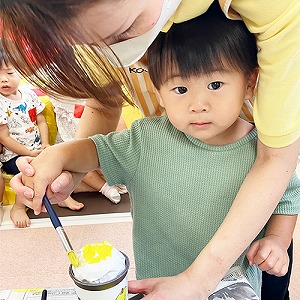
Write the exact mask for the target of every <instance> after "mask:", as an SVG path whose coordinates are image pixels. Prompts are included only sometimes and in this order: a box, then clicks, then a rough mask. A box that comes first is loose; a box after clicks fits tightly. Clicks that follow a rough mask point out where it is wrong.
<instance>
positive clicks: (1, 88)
mask: <svg viewBox="0 0 300 300" xmlns="http://www.w3.org/2000/svg"><path fill="white" fill-rule="evenodd" d="M20 80H21V78H20V76H19V74H18V73H17V72H16V70H15V68H14V67H13V66H12V65H11V64H8V65H5V64H3V65H2V66H1V67H0V93H1V94H2V95H3V96H9V95H11V94H15V93H17V91H18V86H19V84H20Z"/></svg>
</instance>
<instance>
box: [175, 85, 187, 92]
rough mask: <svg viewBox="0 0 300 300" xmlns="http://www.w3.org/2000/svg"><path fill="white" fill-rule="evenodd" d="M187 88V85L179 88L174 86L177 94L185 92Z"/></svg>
mask: <svg viewBox="0 0 300 300" xmlns="http://www.w3.org/2000/svg"><path fill="white" fill-rule="evenodd" d="M187 90H188V89H187V88H186V87H185V86H179V87H177V88H174V91H175V93H176V94H185V93H186V92H187Z"/></svg>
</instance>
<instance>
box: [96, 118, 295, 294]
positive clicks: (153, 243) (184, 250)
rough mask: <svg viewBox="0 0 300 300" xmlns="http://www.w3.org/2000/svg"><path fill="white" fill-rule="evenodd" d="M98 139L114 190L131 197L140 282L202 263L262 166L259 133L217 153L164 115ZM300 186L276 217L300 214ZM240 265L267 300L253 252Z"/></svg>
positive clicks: (285, 199) (290, 190)
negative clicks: (119, 187)
mask: <svg viewBox="0 0 300 300" xmlns="http://www.w3.org/2000/svg"><path fill="white" fill-rule="evenodd" d="M92 139H93V141H94V142H95V144H96V147H97V152H98V156H99V161H100V165H101V169H102V171H103V173H104V176H105V178H106V180H107V182H108V184H109V185H114V184H124V185H126V187H127V189H128V191H129V194H130V198H131V205H132V217H133V247H134V256H135V261H136V275H137V278H138V279H141V278H146V277H161V276H171V275H175V274H178V273H180V272H182V271H184V270H186V269H187V268H188V267H189V266H190V265H191V264H192V262H193V261H194V260H195V259H196V257H197V256H198V254H199V253H200V252H201V250H202V249H203V248H204V247H205V246H206V244H207V243H208V242H209V241H210V239H211V238H212V237H213V235H214V234H215V232H216V230H217V229H218V228H219V226H220V225H221V223H222V221H223V220H224V218H225V216H226V215H227V213H228V211H229V209H230V207H231V205H232V202H233V201H234V199H235V196H236V194H237V192H238V190H239V188H240V186H241V185H242V183H243V181H244V178H245V177H246V175H247V174H248V172H249V170H250V168H251V166H252V164H253V162H254V160H255V157H256V144H257V133H256V130H255V129H254V130H253V131H252V132H250V133H249V134H248V135H247V136H245V137H244V138H242V139H241V140H239V141H237V142H235V143H232V144H229V145H225V146H210V145H207V144H205V143H203V142H201V141H199V140H198V139H195V138H193V137H191V136H189V135H186V134H184V133H182V132H181V131H179V130H177V129H176V128H175V127H174V126H173V125H172V124H171V123H170V121H169V120H168V118H167V117H166V116H163V117H151V118H144V119H140V120H137V121H135V122H134V123H133V125H132V127H131V129H128V130H124V131H122V132H114V133H110V134H108V135H107V136H103V135H96V136H94V137H92ZM299 186H300V183H299V180H298V178H297V177H296V175H294V177H293V179H292V181H291V183H290V185H289V188H288V189H287V191H286V193H285V195H284V197H283V199H282V200H281V202H280V203H279V204H278V206H277V208H276V213H278V214H297V213H299V212H300V187H299ZM262 201H263V199H262ZM253 217H254V216H253ZM262 234H263V233H261V234H260V237H261V236H262ZM235 265H240V266H242V269H243V270H244V271H245V276H246V277H247V278H248V280H249V281H250V283H251V284H252V286H253V287H254V289H255V290H256V292H257V293H258V295H259V294H260V285H261V272H260V271H259V269H258V268H257V267H256V266H253V267H250V266H249V265H248V261H247V259H246V258H245V253H244V254H243V255H241V256H240V257H239V259H238V260H237V261H236V263H235Z"/></svg>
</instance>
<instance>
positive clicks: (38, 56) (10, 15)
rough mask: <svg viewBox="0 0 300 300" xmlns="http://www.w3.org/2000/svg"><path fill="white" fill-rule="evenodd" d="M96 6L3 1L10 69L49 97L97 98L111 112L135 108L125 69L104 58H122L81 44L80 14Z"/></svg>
mask: <svg viewBox="0 0 300 300" xmlns="http://www.w3.org/2000/svg"><path fill="white" fill-rule="evenodd" d="M98 1H99V0H98ZM95 2H96V0H90V1H79V0H0V19H1V21H2V24H1V25H2V33H1V34H2V41H3V47H4V49H5V50H6V53H7V56H8V58H9V61H10V62H11V63H12V65H14V67H15V68H16V69H17V70H18V71H19V72H20V73H21V74H22V75H23V76H24V77H25V78H26V79H28V80H30V81H34V84H35V85H37V86H39V87H40V88H41V89H42V90H43V91H45V92H46V93H48V94H49V95H52V96H56V95H57V94H60V95H64V96H67V97H74V98H94V99H97V100H99V102H100V104H101V105H103V106H104V107H107V108H109V107H115V106H116V105H118V106H121V104H122V102H123V100H125V101H127V102H129V103H130V104H133V103H132V101H131V98H130V97H129V93H128V92H129V91H131V84H130V81H129V79H128V77H127V75H126V74H125V71H124V70H123V69H122V68H114V67H112V65H111V64H110V63H109V62H108V60H107V59H106V58H105V55H106V56H109V57H110V60H118V59H117V58H116V57H115V55H114V54H113V53H112V51H111V50H110V49H109V47H107V46H106V45H104V43H103V44H102V45H101V47H95V46H91V45H87V44H84V42H82V41H85V40H86V37H85V36H84V33H82V32H81V30H78V26H79V24H78V23H76V16H77V14H78V12H79V11H81V10H84V9H85V8H87V6H89V5H93V4H94V3H95ZM0 27H1V26H0ZM97 38H99V39H100V40H101V37H97ZM76 44H77V46H76ZM78 44H81V45H80V46H79V45H78ZM103 46H106V47H105V49H103ZM103 54H105V55H103ZM124 86H125V87H126V88H127V89H124ZM120 96H121V97H120Z"/></svg>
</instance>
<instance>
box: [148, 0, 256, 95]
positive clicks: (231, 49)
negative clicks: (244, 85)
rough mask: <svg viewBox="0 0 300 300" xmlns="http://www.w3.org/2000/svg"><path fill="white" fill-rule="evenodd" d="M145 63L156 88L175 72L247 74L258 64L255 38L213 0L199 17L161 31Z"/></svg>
mask: <svg viewBox="0 0 300 300" xmlns="http://www.w3.org/2000/svg"><path fill="white" fill-rule="evenodd" d="M148 63H149V74H150V77H151V79H152V81H153V84H154V86H155V87H156V88H157V89H158V90H159V89H160V87H161V85H162V84H163V83H164V82H165V81H166V80H168V78H170V77H171V76H175V75H177V76H178V75H179V76H181V77H184V78H190V77H191V76H197V75H200V74H207V73H211V72H214V71H216V70H226V69H228V68H234V69H236V70H238V71H242V72H243V73H244V74H246V75H248V74H250V72H251V71H253V70H254V69H255V68H257V66H258V62H257V45H256V38H255V35H254V34H252V33H250V32H249V30H248V29H247V27H246V25H245V24H244V22H243V21H239V20H230V19H228V18H226V16H225V15H224V13H223V12H222V10H221V8H220V6H219V4H218V2H217V1H215V2H214V3H213V4H212V5H211V6H210V8H209V9H208V10H207V12H205V13H204V14H202V15H200V16H199V17H196V18H194V19H192V20H188V21H186V22H183V23H178V24H173V25H172V27H171V28H170V30H169V31H168V32H167V33H162V32H161V33H160V34H159V35H158V37H157V38H156V39H155V41H154V42H153V44H152V45H151V46H150V47H149V49H148Z"/></svg>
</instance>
